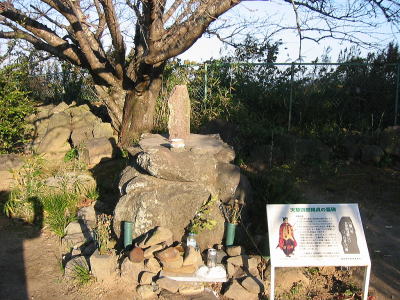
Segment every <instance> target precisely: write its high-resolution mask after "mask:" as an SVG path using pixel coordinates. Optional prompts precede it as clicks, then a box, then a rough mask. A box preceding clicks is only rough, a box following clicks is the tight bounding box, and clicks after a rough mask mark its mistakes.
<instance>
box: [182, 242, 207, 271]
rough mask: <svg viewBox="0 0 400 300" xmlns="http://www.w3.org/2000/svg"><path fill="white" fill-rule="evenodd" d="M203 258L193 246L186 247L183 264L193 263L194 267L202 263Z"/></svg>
mask: <svg viewBox="0 0 400 300" xmlns="http://www.w3.org/2000/svg"><path fill="white" fill-rule="evenodd" d="M203 264H204V263H203V259H202V258H201V254H200V252H199V251H197V250H196V249H195V248H193V247H191V246H190V247H188V248H187V250H186V255H185V258H184V260H183V265H184V266H188V265H194V266H196V267H198V266H201V265H203Z"/></svg>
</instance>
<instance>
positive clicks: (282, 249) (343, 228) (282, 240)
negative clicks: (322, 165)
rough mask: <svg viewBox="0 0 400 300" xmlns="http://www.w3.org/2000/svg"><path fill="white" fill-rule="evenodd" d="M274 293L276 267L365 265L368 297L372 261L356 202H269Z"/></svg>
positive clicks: (365, 283)
mask: <svg viewBox="0 0 400 300" xmlns="http://www.w3.org/2000/svg"><path fill="white" fill-rule="evenodd" d="M267 218H268V236H269V245H270V246H269V247H270V257H271V294H270V299H274V294H275V268H276V267H322V266H347V267H350V266H364V267H366V271H365V274H364V285H363V299H364V300H367V297H368V285H369V277H370V272H371V260H370V257H369V253H368V248H367V242H366V240H365V234H364V230H363V227H362V222H361V217H360V212H359V210H358V205H357V204H354V203H352V204H288V205H286V204H272V205H267Z"/></svg>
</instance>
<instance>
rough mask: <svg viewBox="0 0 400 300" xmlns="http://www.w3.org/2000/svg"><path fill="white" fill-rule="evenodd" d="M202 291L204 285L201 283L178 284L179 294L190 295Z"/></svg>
mask: <svg viewBox="0 0 400 300" xmlns="http://www.w3.org/2000/svg"><path fill="white" fill-rule="evenodd" d="M203 291H204V285H203V284H201V283H185V284H181V285H180V286H179V294H181V295H185V296H192V295H198V294H201V293H202V292H203Z"/></svg>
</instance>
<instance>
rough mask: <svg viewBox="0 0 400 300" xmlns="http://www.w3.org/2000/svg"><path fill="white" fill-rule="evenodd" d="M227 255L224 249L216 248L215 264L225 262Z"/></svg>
mask: <svg viewBox="0 0 400 300" xmlns="http://www.w3.org/2000/svg"><path fill="white" fill-rule="evenodd" d="M227 256H228V254H227V253H226V252H225V251H224V250H222V249H220V250H217V264H222V263H223V262H225V260H226V257H227Z"/></svg>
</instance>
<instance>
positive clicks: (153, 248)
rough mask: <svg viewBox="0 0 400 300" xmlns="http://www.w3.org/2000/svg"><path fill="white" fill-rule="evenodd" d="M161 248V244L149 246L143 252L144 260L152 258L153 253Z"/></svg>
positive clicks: (162, 246)
mask: <svg viewBox="0 0 400 300" xmlns="http://www.w3.org/2000/svg"><path fill="white" fill-rule="evenodd" d="M163 248H164V245H163V244H157V245H153V246H150V247H149V248H147V249H146V250H144V258H146V259H148V258H151V257H153V253H154V252H156V251H159V250H162V249H163Z"/></svg>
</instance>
